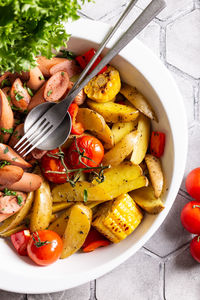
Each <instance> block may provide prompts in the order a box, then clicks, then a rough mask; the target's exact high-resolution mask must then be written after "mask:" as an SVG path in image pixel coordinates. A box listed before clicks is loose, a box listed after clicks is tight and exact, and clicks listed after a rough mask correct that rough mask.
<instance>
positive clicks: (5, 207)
mask: <svg viewBox="0 0 200 300" xmlns="http://www.w3.org/2000/svg"><path fill="white" fill-rule="evenodd" d="M25 201H26V194H25V193H21V192H16V195H13V196H6V195H4V194H3V193H2V192H0V216H1V214H3V215H9V216H10V215H12V214H14V213H16V212H17V211H19V210H20V209H21V207H22V206H23V205H24V203H25ZM0 221H1V219H0Z"/></svg>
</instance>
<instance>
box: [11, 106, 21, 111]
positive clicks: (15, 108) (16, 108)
mask: <svg viewBox="0 0 200 300" xmlns="http://www.w3.org/2000/svg"><path fill="white" fill-rule="evenodd" d="M11 108H12V110H16V111H18V110H21V108H19V107H17V106H15V105H12V106H11Z"/></svg>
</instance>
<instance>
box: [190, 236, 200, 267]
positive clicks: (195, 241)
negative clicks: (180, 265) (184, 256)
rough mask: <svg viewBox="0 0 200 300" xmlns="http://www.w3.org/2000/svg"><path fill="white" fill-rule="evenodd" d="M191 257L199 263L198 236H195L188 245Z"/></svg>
mask: <svg viewBox="0 0 200 300" xmlns="http://www.w3.org/2000/svg"><path fill="white" fill-rule="evenodd" d="M190 253H191V255H192V257H193V258H194V259H195V260H196V261H198V262H199V263H200V236H195V237H194V238H193V239H192V241H191V243H190Z"/></svg>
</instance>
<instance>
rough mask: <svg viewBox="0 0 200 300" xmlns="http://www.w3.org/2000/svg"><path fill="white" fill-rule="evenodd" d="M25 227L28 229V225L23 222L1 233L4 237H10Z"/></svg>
mask: <svg viewBox="0 0 200 300" xmlns="http://www.w3.org/2000/svg"><path fill="white" fill-rule="evenodd" d="M25 229H27V230H28V228H27V226H26V225H24V224H21V225H18V226H16V227H14V228H12V229H8V230H7V231H5V232H3V233H1V236H2V237H9V236H11V235H12V234H14V233H17V232H19V231H22V230H25Z"/></svg>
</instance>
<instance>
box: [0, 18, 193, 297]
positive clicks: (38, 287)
mask: <svg viewBox="0 0 200 300" xmlns="http://www.w3.org/2000/svg"><path fill="white" fill-rule="evenodd" d="M80 28H81V30H80ZM110 28H111V26H110V25H108V24H105V23H102V22H99V21H91V20H88V19H79V20H77V21H75V22H72V23H68V24H66V29H67V32H70V33H71V34H72V38H73V37H75V38H80V39H85V40H90V41H92V42H96V43H100V42H101V40H102V39H103V38H104V36H105V34H106V33H107V32H108V30H109V29H110ZM96 32H98V35H97V34H96ZM119 34H120V33H119ZM119 34H118V36H119ZM116 39H117V36H116V38H114V39H112V42H110V43H109V44H108V47H110V46H111V45H112V44H113V43H114V41H115V40H116ZM132 47H134V49H135V50H136V51H135V53H138V59H136V60H135V64H134V67H135V68H136V69H138V70H139V72H140V73H142V75H143V76H144V77H145V79H147V81H148V82H149V83H150V84H151V86H152V87H153V89H154V91H155V92H156V93H157V95H158V96H159V98H160V99H161V98H163V95H162V93H163V92H162V90H163V88H164V85H165V84H164V82H167V85H168V87H170V88H168V90H169V91H168V95H166V96H165V98H167V96H170V95H171V96H172V95H173V97H174V99H176V102H175V103H174V104H173V105H174V111H173V110H172V109H171V108H172V107H170V105H171V104H170V105H168V103H167V101H164V102H162V103H163V106H164V109H165V111H166V114H167V117H168V120H169V125H170V126H171V131H172V136H173V141H174V169H173V175H172V182H173V184H171V186H170V188H169V193H168V196H167V198H169V197H171V198H170V201H169V203H168V206H167V207H165V209H164V210H163V212H162V214H160V215H159V216H158V217H157V219H156V220H155V222H154V223H153V224H152V225H151V227H150V228H149V230H148V231H147V232H146V233H145V234H144V235H143V236H142V238H141V239H140V241H139V242H138V243H137V244H136V245H133V246H132V247H130V248H129V249H127V250H126V251H125V252H123V253H122V254H120V255H118V256H117V257H115V258H113V259H112V260H111V261H110V262H109V263H105V264H102V265H101V266H98V267H96V268H94V269H93V270H92V272H91V271H90V272H82V275H78V276H74V277H72V279H71V280H70V281H69V282H67V281H66V278H63V277H62V276H61V275H60V274H59V276H58V280H57V281H56V283H55V281H54V278H52V280H51V279H49V278H48V280H46V282H45V283H44V282H42V283H41V282H39V280H38V282H34V283H33V282H32V281H31V280H30V279H31V275H30V276H28V274H25V275H24V276H23V278H21V277H20V281H21V282H22V283H23V284H22V285H19V279H18V278H17V276H16V274H15V273H14V274H13V273H12V271H11V270H8V271H7V272H4V274H2V275H3V276H1V282H0V289H3V290H7V291H11V292H18V293H37V294H39V293H50V292H58V291H61V290H66V289H69V288H73V287H76V286H79V285H81V284H84V283H86V282H89V281H91V280H94V279H96V278H98V277H100V276H102V275H104V274H106V273H107V272H109V271H111V270H113V269H114V268H116V267H117V266H118V265H120V264H121V263H123V262H124V261H125V260H127V259H128V258H129V257H130V256H131V255H133V254H134V253H135V252H136V251H137V250H139V248H141V247H142V246H143V245H144V244H145V243H146V242H147V240H148V239H149V238H150V237H151V236H152V235H153V234H154V233H155V232H156V230H157V229H158V228H159V226H160V225H161V224H162V222H163V221H164V219H165V218H166V216H167V214H168V212H169V210H170V208H171V206H172V204H173V203H174V201H175V198H176V195H177V193H178V190H179V187H180V184H181V181H182V178H183V174H184V170H185V164H186V157H187V146H188V127H187V118H186V112H185V108H184V104H183V101H182V96H181V94H180V92H179V90H178V88H177V86H176V83H175V81H174V79H173V78H172V75H171V74H170V73H169V71H168V70H167V68H166V67H165V66H164V65H163V63H162V62H161V61H160V60H159V58H158V57H157V56H155V55H154V54H153V53H152V52H151V50H149V49H148V48H147V47H146V46H145V45H144V44H143V43H142V42H140V41H139V40H137V39H134V41H132V42H130V43H129V45H128V46H127V47H126V48H124V49H123V50H122V51H121V52H120V56H122V57H123V58H125V59H126V60H127V61H128V62H129V63H131V59H130V58H129V53H130V50H131V48H132ZM143 53H144V54H145V55H144V56H143V55H142V54H143ZM141 57H142V61H141ZM131 64H132V65H133V63H131ZM152 68H153V69H154V70H155V72H151V69H152ZM159 73H160V74H162V82H161V83H160V84H159V85H158V78H157V77H156V75H157V74H159ZM165 90H166V88H165ZM176 109H178V111H179V116H181V117H180V122H178V123H177V113H176ZM183 132H184V133H185V134H184V135H183V134H182V136H181V139H180V133H183ZM177 139H178V141H177ZM38 270H39V268H38ZM20 276H21V275H20Z"/></svg>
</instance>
